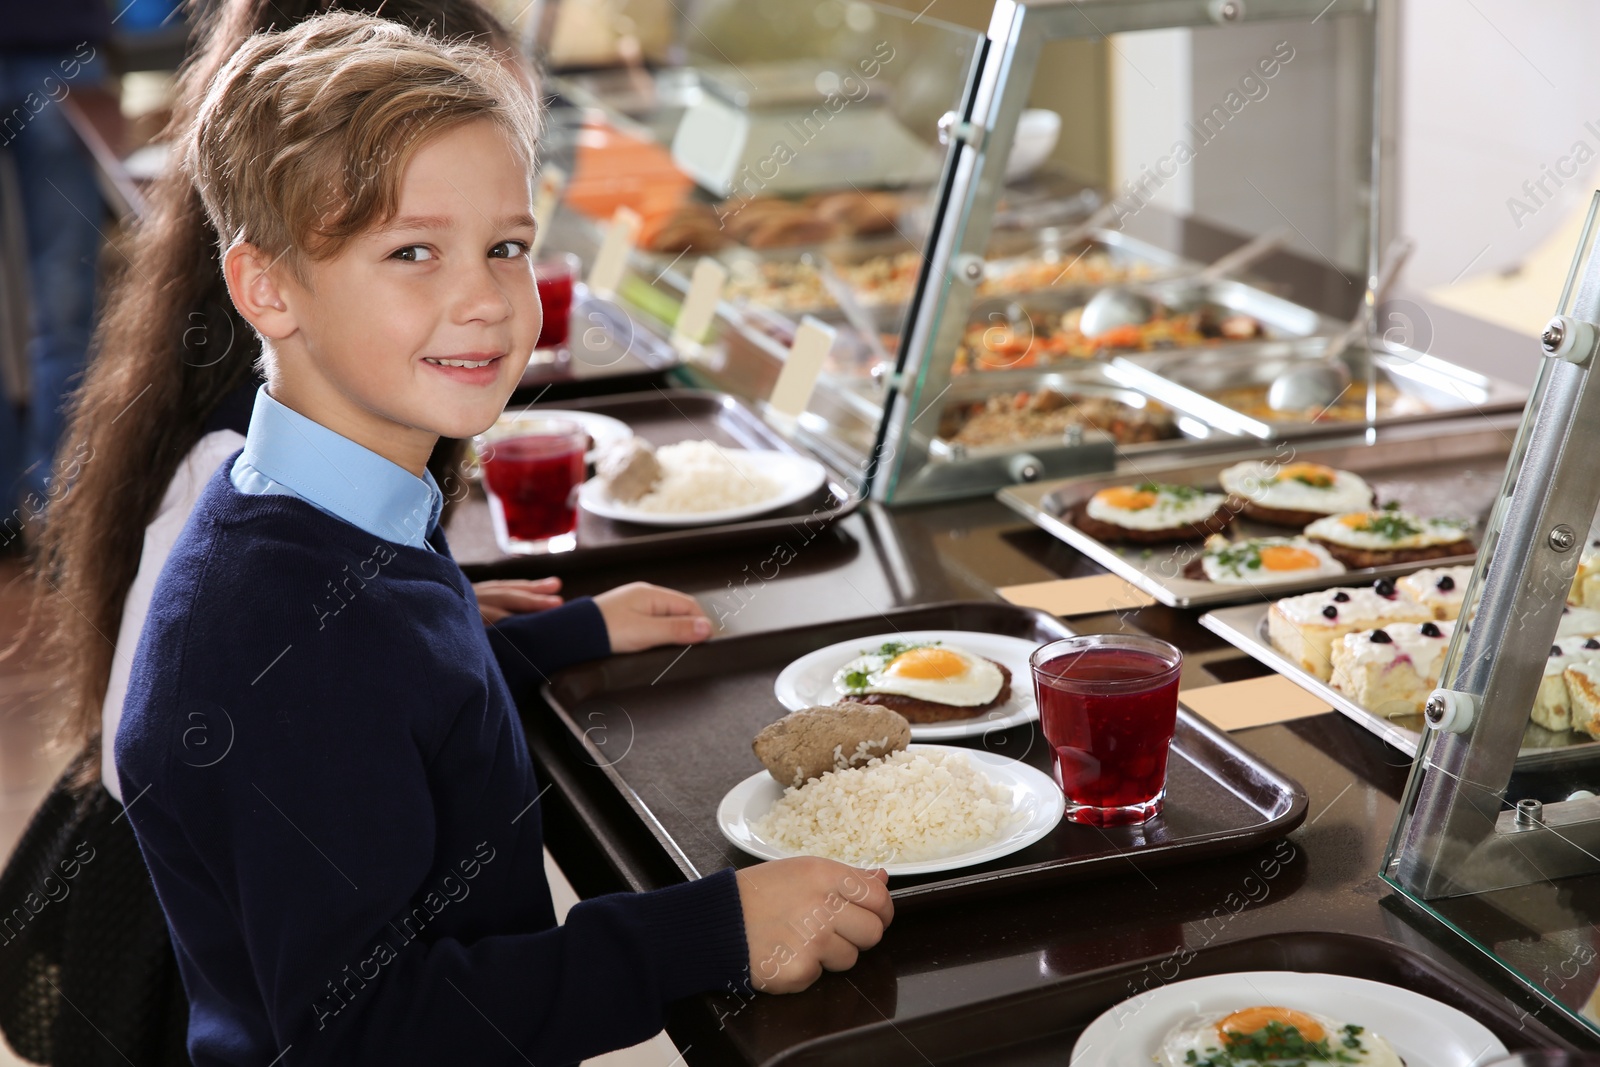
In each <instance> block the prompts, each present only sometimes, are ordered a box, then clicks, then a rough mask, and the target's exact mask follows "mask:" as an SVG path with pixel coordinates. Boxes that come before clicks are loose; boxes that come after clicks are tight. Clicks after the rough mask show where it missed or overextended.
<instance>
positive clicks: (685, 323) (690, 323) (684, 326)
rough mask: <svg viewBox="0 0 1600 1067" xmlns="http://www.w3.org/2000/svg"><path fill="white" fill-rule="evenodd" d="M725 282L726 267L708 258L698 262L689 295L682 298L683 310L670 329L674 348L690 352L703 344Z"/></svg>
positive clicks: (690, 283)
mask: <svg viewBox="0 0 1600 1067" xmlns="http://www.w3.org/2000/svg"><path fill="white" fill-rule="evenodd" d="M727 280H728V268H727V267H724V266H723V265H722V264H721V263H718V262H717V261H716V260H714V259H712V258H711V257H710V256H702V257H701V258H700V262H699V263H697V264H696V265H695V268H694V276H693V277H692V278H691V279H690V280H689V295H688V296H686V297H684V298H683V308H682V310H680V311H679V312H678V321H677V322H676V323H675V324H673V327H672V345H673V347H674V348H679V349H691V348H695V347H697V346H699V345H702V344H705V340H706V332H707V331H708V330H710V329H711V317H712V316H713V315H715V314H716V313H717V302H718V301H719V300H721V299H722V286H723V284H724V283H725V282H727Z"/></svg>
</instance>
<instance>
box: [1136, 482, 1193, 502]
mask: <svg viewBox="0 0 1600 1067" xmlns="http://www.w3.org/2000/svg"><path fill="white" fill-rule="evenodd" d="M1139 492H1141V493H1155V494H1157V495H1158V496H1169V497H1172V498H1174V499H1176V500H1179V501H1182V502H1188V501H1190V500H1195V499H1198V498H1199V497H1201V496H1204V495H1205V490H1204V489H1201V488H1200V487H1198V486H1194V485H1166V484H1164V483H1161V482H1143V483H1141V484H1140V486H1139Z"/></svg>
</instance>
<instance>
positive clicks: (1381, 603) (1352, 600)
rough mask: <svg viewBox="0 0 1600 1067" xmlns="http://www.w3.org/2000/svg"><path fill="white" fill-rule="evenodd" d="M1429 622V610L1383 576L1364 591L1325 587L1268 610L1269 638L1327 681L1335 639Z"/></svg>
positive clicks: (1288, 598)
mask: <svg viewBox="0 0 1600 1067" xmlns="http://www.w3.org/2000/svg"><path fill="white" fill-rule="evenodd" d="M1431 621H1433V613H1432V612H1431V611H1429V610H1428V609H1427V608H1425V607H1423V606H1422V605H1421V604H1418V603H1417V602H1416V601H1414V600H1412V599H1411V598H1410V597H1408V596H1405V595H1404V594H1402V593H1401V592H1400V591H1399V590H1398V589H1396V588H1395V585H1394V583H1393V582H1391V581H1389V580H1387V579H1379V580H1378V581H1377V582H1374V583H1373V584H1372V585H1371V586H1369V587H1367V588H1364V589H1327V590H1323V591H1322V592H1320V593H1306V594H1305V595H1304V596H1294V597H1287V598H1286V599H1283V600H1279V601H1276V602H1275V603H1274V604H1273V605H1272V608H1271V610H1270V611H1268V612H1267V637H1268V639H1269V640H1270V641H1271V642H1272V645H1273V647H1274V648H1276V649H1278V651H1280V652H1282V653H1283V654H1284V655H1286V656H1288V657H1289V658H1290V659H1292V660H1293V661H1294V662H1295V663H1297V664H1298V665H1299V666H1300V669H1301V670H1303V671H1305V672H1306V673H1307V674H1312V675H1315V676H1316V677H1317V678H1318V679H1319V680H1321V681H1324V682H1326V681H1328V679H1329V678H1330V677H1332V674H1333V646H1334V643H1335V642H1336V641H1338V640H1340V639H1341V638H1343V637H1344V636H1345V635H1346V634H1353V633H1360V632H1362V631H1363V630H1375V629H1378V628H1379V627H1385V626H1389V625H1391V624H1393V623H1404V622H1409V623H1424V622H1431Z"/></svg>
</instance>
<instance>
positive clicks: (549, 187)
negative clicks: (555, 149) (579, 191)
mask: <svg viewBox="0 0 1600 1067" xmlns="http://www.w3.org/2000/svg"><path fill="white" fill-rule="evenodd" d="M566 187H567V172H566V171H564V170H562V169H561V168H560V167H546V168H544V170H542V171H540V172H539V181H538V183H537V184H536V185H535V186H534V189H533V218H534V221H535V222H536V223H538V229H536V230H534V232H533V247H532V248H530V249H528V258H529V259H530V260H534V261H537V260H538V258H539V249H541V248H543V247H544V241H545V238H546V237H549V236H550V225H551V223H553V222H554V221H555V217H556V205H557V204H559V203H561V192H562V190H564V189H565V188H566Z"/></svg>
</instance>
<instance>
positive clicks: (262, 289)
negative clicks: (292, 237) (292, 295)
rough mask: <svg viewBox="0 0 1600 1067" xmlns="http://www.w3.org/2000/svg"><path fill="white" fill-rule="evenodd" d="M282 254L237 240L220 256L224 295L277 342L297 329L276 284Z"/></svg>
mask: <svg viewBox="0 0 1600 1067" xmlns="http://www.w3.org/2000/svg"><path fill="white" fill-rule="evenodd" d="M281 259H282V257H279V256H269V255H267V254H266V253H265V252H263V251H262V250H261V249H259V248H257V247H256V246H255V245H253V244H250V243H249V242H248V241H240V242H239V243H238V244H236V245H234V246H233V247H232V248H230V249H228V251H227V252H226V253H225V254H224V255H223V257H222V276H223V278H224V279H225V280H226V281H227V283H228V296H229V297H231V298H232V299H233V306H234V307H235V308H237V309H238V311H239V314H240V315H242V316H244V320H245V321H246V322H248V323H249V324H250V325H251V326H254V327H255V328H256V331H257V332H258V333H260V334H261V336H263V337H265V338H267V339H268V340H273V341H281V340H283V339H284V338H285V337H288V336H289V335H290V334H292V333H294V332H295V330H296V329H298V328H299V323H297V322H296V321H295V317H294V313H293V312H291V311H290V310H289V302H288V301H287V300H286V299H284V295H285V294H284V292H283V290H282V288H281V286H280V285H279V278H280V271H281V270H282V268H283V264H282V262H281Z"/></svg>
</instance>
